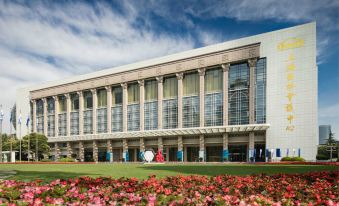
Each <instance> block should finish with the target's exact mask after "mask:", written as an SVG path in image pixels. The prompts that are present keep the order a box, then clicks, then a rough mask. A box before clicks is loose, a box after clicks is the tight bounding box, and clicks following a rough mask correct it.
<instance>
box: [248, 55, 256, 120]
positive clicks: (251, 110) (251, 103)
mask: <svg viewBox="0 0 339 206" xmlns="http://www.w3.org/2000/svg"><path fill="white" fill-rule="evenodd" d="M248 65H249V67H250V89H249V113H250V115H249V116H250V121H249V122H250V124H255V69H256V65H257V59H249V60H248Z"/></svg>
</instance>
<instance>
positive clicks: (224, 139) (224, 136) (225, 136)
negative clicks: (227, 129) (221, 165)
mask: <svg viewBox="0 0 339 206" xmlns="http://www.w3.org/2000/svg"><path fill="white" fill-rule="evenodd" d="M222 146H223V153H224V152H227V153H228V133H223V134H222ZM225 158H226V159H225ZM228 160H229V157H228V154H227V156H224V154H223V161H228Z"/></svg>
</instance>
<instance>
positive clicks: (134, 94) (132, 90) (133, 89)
mask: <svg viewBox="0 0 339 206" xmlns="http://www.w3.org/2000/svg"><path fill="white" fill-rule="evenodd" d="M127 93H128V103H129V104H131V103H132V104H133V103H138V102H139V97H140V95H139V94H140V89H139V84H138V83H132V84H129V85H128V91H127Z"/></svg>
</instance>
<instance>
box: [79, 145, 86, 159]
mask: <svg viewBox="0 0 339 206" xmlns="http://www.w3.org/2000/svg"><path fill="white" fill-rule="evenodd" d="M79 159H80V162H84V161H85V148H84V143H83V142H82V141H80V142H79Z"/></svg>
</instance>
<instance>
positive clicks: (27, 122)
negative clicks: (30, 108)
mask: <svg viewBox="0 0 339 206" xmlns="http://www.w3.org/2000/svg"><path fill="white" fill-rule="evenodd" d="M29 121H30V119H29V116H27V120H26V127H28V125H29Z"/></svg>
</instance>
